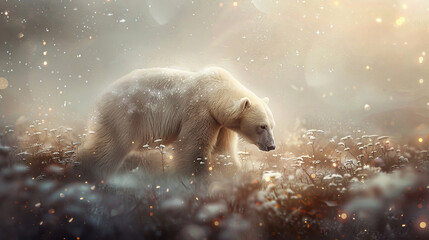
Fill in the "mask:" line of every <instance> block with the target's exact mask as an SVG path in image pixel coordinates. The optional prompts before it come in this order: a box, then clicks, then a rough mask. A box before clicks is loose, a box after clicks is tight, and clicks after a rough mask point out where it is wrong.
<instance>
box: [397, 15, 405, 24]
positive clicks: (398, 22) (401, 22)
mask: <svg viewBox="0 0 429 240" xmlns="http://www.w3.org/2000/svg"><path fill="white" fill-rule="evenodd" d="M395 23H396V25H397V26H402V25H403V24H404V23H405V18H404V17H400V18H398V19H396V21H395Z"/></svg>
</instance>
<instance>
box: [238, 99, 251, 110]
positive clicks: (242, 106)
mask: <svg viewBox="0 0 429 240" xmlns="http://www.w3.org/2000/svg"><path fill="white" fill-rule="evenodd" d="M249 107H250V100H249V98H248V97H244V98H242V99H240V103H239V107H238V111H237V112H239V113H241V112H243V111H244V110H246V109H247V108H249Z"/></svg>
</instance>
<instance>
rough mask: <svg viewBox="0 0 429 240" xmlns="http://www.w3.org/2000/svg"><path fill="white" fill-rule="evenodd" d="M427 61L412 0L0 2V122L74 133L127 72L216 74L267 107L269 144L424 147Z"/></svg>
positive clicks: (428, 28)
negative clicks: (272, 123)
mask: <svg viewBox="0 0 429 240" xmlns="http://www.w3.org/2000/svg"><path fill="white" fill-rule="evenodd" d="M427 54H429V1H422V0H404V1H394V0H372V1H370V0H360V1H356V0H339V1H334V0H326V1H324V0H315V1H308V0H307V1H305V0H299V1H295V0H293V1H289V0H284V1H283V0H279V1H273V0H253V1H251V0H248V1H244V0H243V1H228V0H224V1H215V0H213V1H198V0H194V1H191V0H174V1H172V0H127V1H125V0H116V1H115V0H105V1H83V0H74V1H73V0H56V1H53V0H21V1H18V0H0V114H1V118H0V124H2V125H6V124H14V123H15V122H16V120H17V119H18V118H19V117H21V116H25V117H26V118H27V119H31V120H32V119H42V120H43V121H46V122H55V124H57V125H67V126H81V127H82V126H84V125H85V123H86V120H87V116H88V113H89V111H90V108H91V104H92V102H93V100H94V99H95V98H96V97H97V95H98V94H99V93H100V92H101V91H102V90H103V89H104V88H105V87H106V86H107V85H108V84H109V83H111V82H113V81H115V80H116V79H118V78H119V77H121V76H123V75H125V74H127V73H128V72H130V71H132V70H134V69H137V68H148V67H175V68H180V69H184V70H192V71H198V70H201V69H203V68H205V67H207V66H213V65H215V66H221V67H223V68H225V69H227V70H228V71H230V72H231V73H232V74H233V75H234V76H235V77H236V78H237V79H239V81H240V82H242V83H243V84H244V85H245V86H247V87H248V88H249V89H251V90H252V91H254V92H255V93H256V94H257V95H258V96H260V97H265V96H268V97H269V98H270V104H269V105H270V107H271V109H272V111H273V113H274V117H275V119H276V122H277V127H276V131H277V133H276V134H277V136H279V135H280V136H281V135H282V134H287V133H289V132H291V131H294V129H296V127H297V126H301V125H305V126H306V127H309V128H322V129H329V128H338V126H342V128H344V131H351V129H356V128H361V127H362V128H368V129H372V130H373V131H374V133H376V134H383V135H392V136H394V137H398V138H403V139H407V138H409V137H411V139H415V136H419V137H425V138H428V139H429V68H428V64H429V63H428V62H429V59H428V60H427V58H428V57H429V55H427ZM278 141H281V139H278Z"/></svg>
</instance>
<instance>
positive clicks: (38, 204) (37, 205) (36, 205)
mask: <svg viewBox="0 0 429 240" xmlns="http://www.w3.org/2000/svg"><path fill="white" fill-rule="evenodd" d="M40 205H42V204H41V203H36V204H34V206H35V207H37V208H39V207H40Z"/></svg>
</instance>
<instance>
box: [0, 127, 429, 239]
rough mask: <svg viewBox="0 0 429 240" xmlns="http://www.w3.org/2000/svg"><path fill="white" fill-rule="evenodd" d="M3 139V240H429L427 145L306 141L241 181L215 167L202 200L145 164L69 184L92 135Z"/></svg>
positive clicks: (362, 139)
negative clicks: (147, 171) (112, 175)
mask: <svg viewBox="0 0 429 240" xmlns="http://www.w3.org/2000/svg"><path fill="white" fill-rule="evenodd" d="M2 133H3V135H2V139H1V143H2V146H1V147H0V167H1V171H0V236H2V239H3V237H5V238H4V239H428V238H429V226H427V225H429V177H428V176H429V175H428V174H429V169H428V168H429V156H428V152H427V149H426V148H425V147H424V146H423V144H421V145H418V144H417V145H416V146H404V145H397V144H395V143H394V142H393V141H392V140H390V138H389V137H385V136H376V135H367V134H366V135H365V134H363V133H361V132H360V131H355V132H353V134H352V135H349V136H339V135H336V134H333V133H329V132H326V133H325V132H323V131H321V130H302V131H300V132H299V133H297V136H298V137H296V138H295V139H294V140H293V141H292V140H291V141H290V142H291V144H289V145H283V146H280V147H279V150H278V151H277V152H275V153H273V154H271V153H270V154H260V153H248V152H240V157H241V161H242V163H243V167H242V171H241V172H233V168H232V167H231V163H230V162H229V158H228V157H227V156H219V157H218V158H217V160H216V162H214V163H212V164H213V167H214V169H213V171H212V174H211V175H212V176H210V177H209V179H208V181H206V182H204V185H203V187H202V188H198V189H199V190H195V189H196V188H195V187H194V186H195V185H198V183H197V181H198V179H186V180H183V181H171V180H169V181H168V180H166V178H165V177H163V176H162V174H159V176H158V177H148V176H147V175H146V174H144V173H143V172H142V171H141V170H139V169H142V168H143V167H142V165H139V164H137V166H139V167H138V168H135V166H133V167H131V168H130V169H128V170H125V171H124V174H123V175H122V176H120V177H118V178H116V179H113V180H112V181H110V182H97V183H95V182H87V181H86V179H85V176H80V177H79V178H78V179H77V180H73V181H71V180H70V176H68V174H66V172H70V171H68V170H70V169H74V167H75V166H79V159H77V157H76V153H77V151H78V147H79V145H80V144H81V143H82V142H83V141H84V140H85V134H77V133H75V132H74V131H73V130H72V129H67V128H58V129H45V128H44V127H43V123H41V122H37V121H36V122H34V123H33V124H32V125H30V126H29V128H25V129H21V130H20V131H19V132H15V131H14V130H12V128H10V127H3V128H2ZM87 134H91V133H87ZM292 142H293V144H292ZM161 152H162V151H161ZM65 168H67V171H65V170H64V169H65ZM71 172H72V173H73V171H71ZM160 172H162V171H160Z"/></svg>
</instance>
